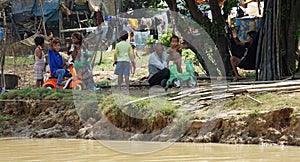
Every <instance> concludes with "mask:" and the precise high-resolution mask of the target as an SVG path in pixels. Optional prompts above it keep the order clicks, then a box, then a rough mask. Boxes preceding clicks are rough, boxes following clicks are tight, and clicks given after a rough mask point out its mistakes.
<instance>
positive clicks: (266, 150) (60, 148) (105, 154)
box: [0, 138, 300, 162]
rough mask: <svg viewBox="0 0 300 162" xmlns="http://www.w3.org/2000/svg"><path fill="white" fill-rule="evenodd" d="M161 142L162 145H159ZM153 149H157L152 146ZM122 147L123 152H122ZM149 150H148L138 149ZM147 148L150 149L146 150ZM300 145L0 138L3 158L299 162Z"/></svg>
mask: <svg viewBox="0 0 300 162" xmlns="http://www.w3.org/2000/svg"><path fill="white" fill-rule="evenodd" d="M160 145H162V146H163V147H160ZM149 148H154V149H149ZM120 150H121V151H120ZM141 150H146V151H145V152H142V153H141V152H139V151H141ZM147 150H148V151H147ZM299 158H300V147H293V146H270V145H227V144H212V143H205V144H202V143H170V144H167V145H166V143H153V142H131V141H129V142H128V141H105V142H103V141H102V142H101V141H95V140H82V139H15V138H2V139H0V159H1V160H0V161H3V162H8V161H17V162H19V161H28V162H29V161H30V162H32V161H56V162H57V161H71V162H73V161H89V162H91V161H149V162H153V161H160V162H161V161H172V162H173V161H203V162H207V161H216V162H217V161H222V162H225V161H226V162H235V161H236V162H252V161H253V162H258V161H259V162H265V161H266V162H267V161H298V160H299Z"/></svg>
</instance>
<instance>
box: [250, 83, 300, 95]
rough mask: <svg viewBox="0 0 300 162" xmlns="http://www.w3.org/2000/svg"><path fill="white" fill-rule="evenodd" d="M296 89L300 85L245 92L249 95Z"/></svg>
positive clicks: (299, 87)
mask: <svg viewBox="0 0 300 162" xmlns="http://www.w3.org/2000/svg"><path fill="white" fill-rule="evenodd" d="M298 89H300V85H298V86H289V87H274V88H264V89H249V90H247V91H248V92H249V93H256V92H278V91H287V90H298Z"/></svg>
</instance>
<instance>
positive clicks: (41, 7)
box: [39, 0, 47, 35]
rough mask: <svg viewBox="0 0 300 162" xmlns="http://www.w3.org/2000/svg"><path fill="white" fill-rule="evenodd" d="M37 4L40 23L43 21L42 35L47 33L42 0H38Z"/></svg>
mask: <svg viewBox="0 0 300 162" xmlns="http://www.w3.org/2000/svg"><path fill="white" fill-rule="evenodd" d="M39 6H40V11H41V14H42V23H43V30H44V35H47V31H46V25H45V16H44V10H43V5H42V1H41V0H39Z"/></svg>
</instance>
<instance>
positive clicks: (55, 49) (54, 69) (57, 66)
mask: <svg viewBox="0 0 300 162" xmlns="http://www.w3.org/2000/svg"><path fill="white" fill-rule="evenodd" d="M49 38H50V47H49V49H48V57H49V58H48V59H49V66H50V70H51V76H55V77H57V83H56V88H60V87H62V79H63V77H64V76H65V75H67V74H68V71H67V70H66V69H65V68H64V66H65V63H64V61H63V58H62V56H61V55H60V54H59V51H60V49H61V42H60V40H59V39H58V38H55V39H53V34H52V32H51V33H50V35H49Z"/></svg>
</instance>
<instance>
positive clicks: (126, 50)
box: [34, 31, 182, 89]
mask: <svg viewBox="0 0 300 162" xmlns="http://www.w3.org/2000/svg"><path fill="white" fill-rule="evenodd" d="M71 37H72V44H67V45H66V47H67V54H68V55H70V56H71V57H72V59H73V61H74V67H75V69H76V71H77V73H78V74H77V75H78V76H79V77H80V79H82V81H83V83H84V89H92V88H93V87H95V83H94V80H93V73H92V67H91V65H90V63H89V61H90V58H91V53H90V52H89V50H87V48H86V45H85V44H84V42H83V36H82V35H81V33H79V32H75V33H73V34H72V36H71ZM128 37H129V36H128V33H127V32H126V31H121V32H120V39H119V40H120V41H119V42H118V43H117V44H116V47H115V53H114V63H113V65H116V67H115V70H114V74H116V75H118V88H119V89H121V84H122V82H123V78H125V84H126V88H127V89H129V76H130V74H132V75H134V74H135V71H136V58H137V57H138V58H140V56H139V55H138V53H137V51H136V49H135V44H134V42H130V43H129V42H127V39H128ZM49 40H50V47H49V49H48V62H49V66H50V71H51V76H55V77H57V78H58V79H57V86H56V87H57V88H62V79H63V77H64V76H66V75H70V73H69V71H68V70H66V68H65V65H66V63H65V62H64V60H63V58H62V56H61V54H60V53H59V52H60V50H61V48H62V47H61V41H60V40H59V38H54V36H53V34H52V33H50V35H49ZM34 41H35V44H36V49H35V51H34V55H35V65H34V79H35V80H36V86H37V87H41V86H42V85H43V81H44V78H43V74H44V69H45V65H46V59H45V54H44V52H43V47H44V41H45V40H44V38H43V37H42V36H37V37H36V38H35V39H34ZM170 42H171V48H169V49H168V50H167V53H168V54H169V57H168V58H167V62H170V61H173V63H174V64H176V65H177V68H178V71H179V72H182V69H181V62H182V60H181V55H180V53H181V46H180V45H179V38H178V37H177V36H173V37H172V38H171V39H170Z"/></svg>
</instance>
